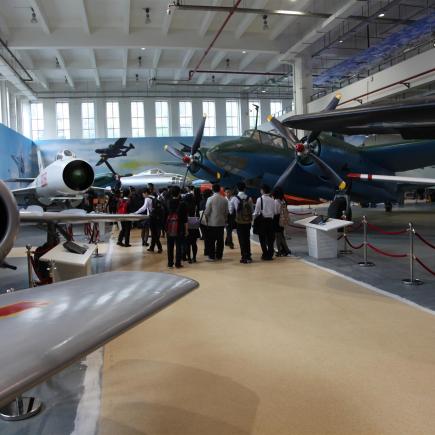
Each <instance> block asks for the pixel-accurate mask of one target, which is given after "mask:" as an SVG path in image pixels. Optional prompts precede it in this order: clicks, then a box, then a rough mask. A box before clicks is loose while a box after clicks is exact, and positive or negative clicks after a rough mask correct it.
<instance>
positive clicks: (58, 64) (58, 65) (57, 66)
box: [56, 57, 60, 68]
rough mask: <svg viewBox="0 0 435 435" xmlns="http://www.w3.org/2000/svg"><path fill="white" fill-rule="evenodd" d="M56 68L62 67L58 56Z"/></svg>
mask: <svg viewBox="0 0 435 435" xmlns="http://www.w3.org/2000/svg"><path fill="white" fill-rule="evenodd" d="M56 68H60V63H59V59H58V58H57V57H56Z"/></svg>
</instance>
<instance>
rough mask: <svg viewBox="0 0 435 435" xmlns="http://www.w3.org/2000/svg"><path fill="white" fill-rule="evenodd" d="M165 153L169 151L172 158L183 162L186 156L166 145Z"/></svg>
mask: <svg viewBox="0 0 435 435" xmlns="http://www.w3.org/2000/svg"><path fill="white" fill-rule="evenodd" d="M165 151H167V152H168V153H169V154H170V155H171V156H174V157H175V158H177V159H180V160H183V158H184V154H183V153H182V152H181V151H180V150H177V148H174V147H173V146H171V145H165Z"/></svg>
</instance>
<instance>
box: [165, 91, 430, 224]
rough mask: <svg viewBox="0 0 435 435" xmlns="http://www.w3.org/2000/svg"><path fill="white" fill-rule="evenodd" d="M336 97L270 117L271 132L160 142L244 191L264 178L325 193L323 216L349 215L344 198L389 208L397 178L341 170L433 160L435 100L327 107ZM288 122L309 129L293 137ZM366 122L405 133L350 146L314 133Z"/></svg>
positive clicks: (292, 191)
mask: <svg viewBox="0 0 435 435" xmlns="http://www.w3.org/2000/svg"><path fill="white" fill-rule="evenodd" d="M338 103H339V96H337V97H335V98H334V99H333V100H332V101H331V103H330V104H329V105H328V107H327V108H326V111H324V112H323V113H317V114H309V115H301V116H296V117H291V118H288V119H287V120H285V121H284V123H281V122H280V121H278V120H276V119H275V118H270V121H271V123H272V125H273V126H274V127H275V129H276V130H277V131H278V133H279V134H274V133H270V132H264V131H261V130H248V131H246V132H245V133H244V135H243V136H242V137H240V138H238V139H235V140H231V141H227V142H224V143H220V144H217V145H215V146H213V147H211V148H209V149H201V147H200V142H201V139H200V138H199V139H198V145H197V146H196V147H192V149H191V152H182V151H180V150H178V149H176V148H173V147H166V150H167V151H168V152H169V153H170V154H171V155H173V156H174V157H176V158H178V159H179V160H181V161H182V162H184V163H185V164H186V166H187V170H188V171H190V172H191V173H192V174H194V175H195V176H197V177H200V178H208V179H209V180H210V181H220V183H221V184H222V185H223V186H228V187H232V186H234V185H235V184H236V183H237V182H238V181H241V180H245V181H247V184H248V187H249V188H250V194H251V195H258V193H259V187H260V185H261V184H263V183H266V184H269V185H271V186H281V187H282V188H283V189H284V192H285V193H286V194H289V195H296V196H298V197H302V198H309V199H312V200H317V201H318V200H322V199H324V200H333V202H332V204H331V207H330V216H331V217H341V215H342V213H343V211H346V212H347V214H348V215H349V214H350V208H349V207H350V202H351V201H355V202H360V203H370V202H374V203H385V205H386V209H387V210H391V206H392V203H395V202H398V201H400V200H401V199H402V197H403V187H404V186H401V185H400V184H398V183H393V184H391V183H388V182H385V181H383V180H379V181H377V182H373V183H371V184H366V183H364V181H362V180H358V179H353V180H348V179H347V178H346V176H347V174H349V173H372V174H379V175H394V174H395V172H400V171H408V170H412V169H416V168H420V167H424V166H429V165H433V164H435V121H434V116H433V113H434V112H435V102H433V101H432V102H429V103H425V104H414V103H413V104H411V105H406V104H401V105H398V106H385V107H362V108H358V109H349V110H337V111H335V112H333V111H332V110H334V109H335V108H336V107H337V105H338ZM290 128H297V129H299V130H310V131H311V133H310V134H309V135H308V136H306V137H304V138H300V139H299V138H298V137H297V136H296V135H295V133H294V132H293V131H292V130H290ZM373 130H374V132H375V133H379V132H381V133H383V132H392V131H394V132H396V133H401V134H402V137H403V138H406V140H404V141H402V142H399V143H394V144H388V145H379V146H371V147H367V148H364V147H361V148H357V147H354V146H353V145H350V144H349V143H347V142H346V141H345V140H343V139H342V138H341V137H339V136H334V135H331V134H327V133H322V131H326V132H328V131H334V132H335V131H338V132H339V133H342V132H343V133H348V134H349V133H351V134H353V133H355V134H360V133H361V132H365V133H366V134H369V133H371V132H373ZM413 138H416V139H419V140H414V139H413ZM211 174H212V175H211Z"/></svg>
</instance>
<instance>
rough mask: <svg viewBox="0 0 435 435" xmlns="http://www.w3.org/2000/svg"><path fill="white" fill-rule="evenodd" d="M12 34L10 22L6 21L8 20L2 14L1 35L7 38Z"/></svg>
mask: <svg viewBox="0 0 435 435" xmlns="http://www.w3.org/2000/svg"><path fill="white" fill-rule="evenodd" d="M10 33H11V29H10V28H9V25H8V22H7V21H6V18H5V17H4V16H3V15H2V14H0V34H1V35H2V36H3V37H4V38H7V37H8V36H9V35H10Z"/></svg>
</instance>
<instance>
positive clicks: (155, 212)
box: [151, 197, 166, 223]
mask: <svg viewBox="0 0 435 435" xmlns="http://www.w3.org/2000/svg"><path fill="white" fill-rule="evenodd" d="M152 204H153V209H152V211H151V219H152V220H153V221H154V222H158V223H163V222H164V220H165V214H166V210H165V206H164V205H163V203H162V201H159V200H158V199H157V198H155V197H154V198H153V199H152Z"/></svg>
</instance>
